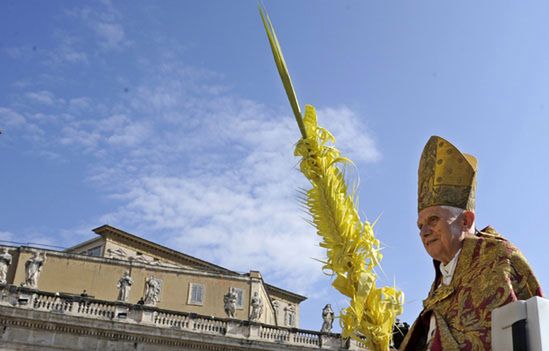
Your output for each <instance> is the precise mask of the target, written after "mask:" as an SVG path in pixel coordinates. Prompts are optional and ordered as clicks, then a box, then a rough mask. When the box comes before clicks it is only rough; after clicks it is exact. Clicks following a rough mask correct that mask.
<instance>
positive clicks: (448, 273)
mask: <svg viewBox="0 0 549 351" xmlns="http://www.w3.org/2000/svg"><path fill="white" fill-rule="evenodd" d="M460 253H461V249H459V250H458V252H456V254H455V255H454V257H453V258H452V259H451V260H450V262H448V264H444V263H442V262H440V266H439V270H440V273H442V283H443V284H444V285H449V284H450V282H451V281H452V277H453V276H454V271H455V270H456V265H457V261H458V257H459V254H460Z"/></svg>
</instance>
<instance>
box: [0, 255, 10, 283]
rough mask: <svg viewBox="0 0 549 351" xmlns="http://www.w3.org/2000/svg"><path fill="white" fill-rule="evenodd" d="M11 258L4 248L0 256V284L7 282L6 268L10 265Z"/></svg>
mask: <svg viewBox="0 0 549 351" xmlns="http://www.w3.org/2000/svg"><path fill="white" fill-rule="evenodd" d="M11 258H12V257H11V255H10V253H9V251H8V248H7V247H4V248H3V249H2V253H1V254H0V284H6V283H7V282H8V279H7V278H8V268H9V266H10V264H11Z"/></svg>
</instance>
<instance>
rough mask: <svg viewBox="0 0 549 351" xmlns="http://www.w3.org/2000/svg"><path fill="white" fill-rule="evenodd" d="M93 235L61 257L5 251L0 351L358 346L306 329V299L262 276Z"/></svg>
mask: <svg viewBox="0 0 549 351" xmlns="http://www.w3.org/2000/svg"><path fill="white" fill-rule="evenodd" d="M93 231H94V232H95V233H96V234H97V237H96V238H93V239H91V240H88V241H86V242H83V243H81V244H78V245H76V246H73V247H71V248H69V249H67V250H65V251H55V250H45V249H37V248H31V247H25V246H20V247H13V246H11V247H10V246H3V247H0V249H1V250H2V254H1V255H0V273H3V275H2V274H0V290H1V294H2V295H1V299H0V321H1V322H0V323H1V324H3V334H2V338H1V341H2V346H0V350H35V349H44V350H50V349H51V350H53V349H67V350H108V349H112V350H138V349H139V350H172V349H173V350H187V349H189V350H191V349H207V350H232V349H235V350H238V349H258V350H260V349H261V350H267V349H268V350H278V349H292V348H296V349H302V348H303V347H306V348H328V349H340V348H360V347H361V346H360V344H358V343H355V342H350V341H343V340H341V338H340V337H339V335H337V334H331V333H320V332H315V331H304V330H300V329H299V304H300V303H301V302H302V301H304V300H305V299H306V298H305V297H304V296H301V295H299V294H295V293H293V292H290V291H287V290H284V289H282V288H279V287H275V286H273V285H270V284H267V283H265V282H264V281H263V278H262V276H261V274H260V273H259V272H257V271H250V272H248V273H244V274H242V273H237V272H234V271H231V270H229V269H226V268H224V267H220V266H218V265H215V264H213V263H210V262H207V261H204V260H201V259H198V258H195V257H192V256H189V255H186V254H184V253H181V252H178V251H175V250H173V249H170V248H167V247H164V246H162V245H159V244H156V243H154V242H151V241H148V240H145V239H143V238H140V237H139V236H136V235H133V234H130V233H127V232H125V231H123V230H120V229H117V228H114V227H112V226H109V225H104V226H101V227H99V228H96V229H94V230H93ZM2 277H3V278H2ZM2 279H3V281H2Z"/></svg>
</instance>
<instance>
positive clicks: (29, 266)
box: [21, 251, 46, 289]
mask: <svg viewBox="0 0 549 351" xmlns="http://www.w3.org/2000/svg"><path fill="white" fill-rule="evenodd" d="M45 262H46V253H45V252H43V253H42V254H40V253H39V252H38V251H34V253H33V255H32V257H31V258H29V259H28V260H27V262H25V274H26V277H25V282H24V283H23V284H21V285H22V286H24V287H27V288H32V289H36V288H37V287H38V277H39V276H40V272H41V271H42V267H43V266H44V263H45Z"/></svg>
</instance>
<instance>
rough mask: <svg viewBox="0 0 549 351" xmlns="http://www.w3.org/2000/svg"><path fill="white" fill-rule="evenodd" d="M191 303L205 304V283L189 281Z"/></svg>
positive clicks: (189, 299)
mask: <svg viewBox="0 0 549 351" xmlns="http://www.w3.org/2000/svg"><path fill="white" fill-rule="evenodd" d="M187 303H188V304H189V305H203V304H204V285H202V284H196V283H189V298H188V300H187Z"/></svg>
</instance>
